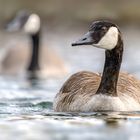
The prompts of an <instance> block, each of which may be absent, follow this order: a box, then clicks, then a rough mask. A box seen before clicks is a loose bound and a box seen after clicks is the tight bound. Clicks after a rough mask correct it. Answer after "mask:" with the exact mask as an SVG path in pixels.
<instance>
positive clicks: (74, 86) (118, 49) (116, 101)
mask: <svg viewBox="0 0 140 140" xmlns="http://www.w3.org/2000/svg"><path fill="white" fill-rule="evenodd" d="M77 45H93V46H95V47H98V48H103V49H105V50H106V51H105V56H106V58H105V65H104V71H103V75H102V77H101V76H100V75H98V74H95V73H92V72H88V71H82V72H78V73H76V74H74V75H72V76H71V77H70V78H69V79H68V80H67V81H66V82H65V83H64V85H63V86H62V88H61V90H60V91H59V93H58V94H57V95H56V97H55V100H54V105H53V107H54V110H55V111H59V112H92V111H140V81H139V80H137V79H135V78H134V77H133V76H132V75H129V74H127V73H120V75H119V71H120V66H121V62H122V54H123V40H122V35H121V32H120V30H119V29H118V27H117V26H116V25H115V24H113V23H110V22H108V21H96V22H93V23H92V25H91V26H90V29H89V32H88V33H87V34H86V35H85V36H84V37H83V38H81V39H80V40H79V41H77V42H75V43H73V44H72V46H77ZM118 76H119V78H118Z"/></svg>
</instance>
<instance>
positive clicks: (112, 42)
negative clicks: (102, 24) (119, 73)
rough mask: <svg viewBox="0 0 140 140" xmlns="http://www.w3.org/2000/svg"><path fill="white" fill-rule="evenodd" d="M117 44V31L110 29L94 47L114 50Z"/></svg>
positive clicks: (113, 28)
mask: <svg viewBox="0 0 140 140" xmlns="http://www.w3.org/2000/svg"><path fill="white" fill-rule="evenodd" d="M117 42H118V29H117V28H116V27H110V28H109V30H108V32H107V33H106V34H105V35H104V36H103V37H102V38H101V40H100V41H99V42H98V43H97V44H95V46H97V47H99V48H103V49H108V50H111V49H113V48H115V46H116V45H117Z"/></svg>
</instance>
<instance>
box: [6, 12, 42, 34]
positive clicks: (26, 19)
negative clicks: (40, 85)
mask: <svg viewBox="0 0 140 140" xmlns="http://www.w3.org/2000/svg"><path fill="white" fill-rule="evenodd" d="M40 26H41V25H40V17H39V16H38V15H37V14H35V13H30V12H28V11H20V12H18V13H17V14H16V16H15V17H14V18H13V19H12V20H11V21H10V22H9V23H8V24H7V25H6V30H7V31H19V30H21V31H23V32H25V33H28V34H36V33H37V32H39V30H40Z"/></svg>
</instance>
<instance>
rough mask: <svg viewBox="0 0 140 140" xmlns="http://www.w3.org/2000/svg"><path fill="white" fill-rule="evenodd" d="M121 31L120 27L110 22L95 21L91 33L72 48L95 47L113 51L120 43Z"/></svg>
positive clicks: (90, 29)
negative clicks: (81, 46) (80, 46)
mask: <svg viewBox="0 0 140 140" xmlns="http://www.w3.org/2000/svg"><path fill="white" fill-rule="evenodd" d="M119 34H120V31H119V29H118V27H117V26H116V25H115V24H113V23H111V22H108V21H95V22H93V23H92V25H91V26H90V28H89V31H88V32H87V33H86V34H85V35H84V36H83V37H82V38H81V39H79V40H78V41H76V42H75V43H73V44H72V46H78V45H93V46H95V47H98V48H102V49H106V50H112V49H114V48H115V47H116V45H117V43H118V36H119Z"/></svg>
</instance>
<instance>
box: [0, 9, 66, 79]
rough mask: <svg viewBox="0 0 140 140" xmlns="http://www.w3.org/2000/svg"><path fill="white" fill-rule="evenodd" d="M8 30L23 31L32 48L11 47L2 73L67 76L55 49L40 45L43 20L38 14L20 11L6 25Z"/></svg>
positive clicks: (4, 61)
mask: <svg viewBox="0 0 140 140" xmlns="http://www.w3.org/2000/svg"><path fill="white" fill-rule="evenodd" d="M6 30H7V31H10V32H12V31H19V30H22V31H23V32H25V33H27V34H28V35H29V37H30V40H31V43H32V46H31V48H28V47H25V46H22V45H20V44H19V46H18V45H17V47H11V48H10V49H9V51H8V52H7V54H6V56H5V57H4V59H3V61H2V67H1V72H2V73H4V74H18V73H20V72H21V71H23V70H27V73H28V74H29V75H41V76H42V77H44V76H54V77H56V76H62V75H64V74H66V72H67V70H66V67H65V65H64V63H63V61H62V59H61V58H60V57H59V55H57V53H56V52H55V51H54V50H53V49H50V48H48V47H46V46H41V45H40V39H41V20H40V17H39V16H38V15H37V14H35V13H30V12H28V11H20V12H19V13H17V15H16V16H15V17H14V18H13V19H12V20H11V21H10V22H9V23H8V24H7V25H6ZM13 40H14V38H13ZM29 49H30V50H29Z"/></svg>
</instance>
